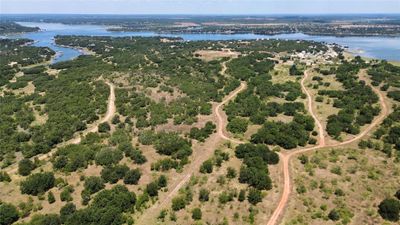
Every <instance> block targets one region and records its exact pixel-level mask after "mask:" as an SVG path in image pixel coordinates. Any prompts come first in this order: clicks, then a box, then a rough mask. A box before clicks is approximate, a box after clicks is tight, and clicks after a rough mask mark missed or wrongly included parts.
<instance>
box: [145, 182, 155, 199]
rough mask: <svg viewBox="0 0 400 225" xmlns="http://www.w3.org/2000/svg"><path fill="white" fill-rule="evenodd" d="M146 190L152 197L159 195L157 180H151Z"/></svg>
mask: <svg viewBox="0 0 400 225" xmlns="http://www.w3.org/2000/svg"><path fill="white" fill-rule="evenodd" d="M146 192H147V194H149V196H150V197H154V196H157V195H158V184H157V183H156V182H151V183H149V184H147V186H146Z"/></svg>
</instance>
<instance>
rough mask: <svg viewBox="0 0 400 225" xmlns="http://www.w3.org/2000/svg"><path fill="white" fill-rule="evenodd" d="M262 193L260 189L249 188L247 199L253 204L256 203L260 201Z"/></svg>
mask: <svg viewBox="0 0 400 225" xmlns="http://www.w3.org/2000/svg"><path fill="white" fill-rule="evenodd" d="M262 198H263V196H262V193H261V191H260V190H257V189H255V188H250V190H249V194H248V195H247V200H248V201H249V202H250V203H251V204H253V205H257V203H259V202H261V201H262Z"/></svg>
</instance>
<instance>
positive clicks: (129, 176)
mask: <svg viewBox="0 0 400 225" xmlns="http://www.w3.org/2000/svg"><path fill="white" fill-rule="evenodd" d="M141 176H142V172H140V169H138V168H136V169H133V170H129V171H128V172H126V174H125V176H124V184H137V183H138V182H139V180H140V177H141Z"/></svg>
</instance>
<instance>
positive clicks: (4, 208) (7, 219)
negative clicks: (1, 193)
mask: <svg viewBox="0 0 400 225" xmlns="http://www.w3.org/2000/svg"><path fill="white" fill-rule="evenodd" d="M18 219H19V213H18V210H17V208H15V206H13V205H11V204H8V203H1V202H0V225H11V224H13V223H14V222H15V221H17V220H18Z"/></svg>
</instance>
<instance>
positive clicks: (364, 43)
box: [11, 22, 400, 63]
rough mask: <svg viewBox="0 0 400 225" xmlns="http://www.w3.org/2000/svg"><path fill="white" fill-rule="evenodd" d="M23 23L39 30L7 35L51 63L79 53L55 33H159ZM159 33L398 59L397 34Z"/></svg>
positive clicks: (115, 35)
mask: <svg viewBox="0 0 400 225" xmlns="http://www.w3.org/2000/svg"><path fill="white" fill-rule="evenodd" d="M19 24H21V25H23V26H30V27H39V28H40V29H41V30H42V31H40V32H33V33H25V34H20V35H14V36H11V37H12V38H29V39H32V40H34V41H35V43H34V46H41V47H49V48H51V49H53V50H54V51H56V52H57V53H58V55H57V57H56V58H55V59H54V60H53V63H56V62H61V61H65V60H70V59H73V58H75V57H77V56H79V55H81V54H83V53H82V52H81V51H79V50H78V49H74V48H65V47H62V46H58V45H56V44H55V43H54V36H56V35H87V36H114V37H124V36H143V37H152V36H160V35H159V34H156V33H154V32H110V31H107V30H106V27H105V26H97V25H65V24H59V23H36V22H20V23H19ZM161 36H168V37H181V38H183V39H184V40H188V41H198V40H249V39H262V38H264V39H282V40H284V39H288V40H312V41H319V42H326V43H337V44H340V45H342V46H348V47H349V51H353V52H357V55H361V56H365V57H369V58H376V59H386V60H389V61H400V37H333V36H310V35H305V34H301V33H297V34H280V35H256V34H162V35H161Z"/></svg>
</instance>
